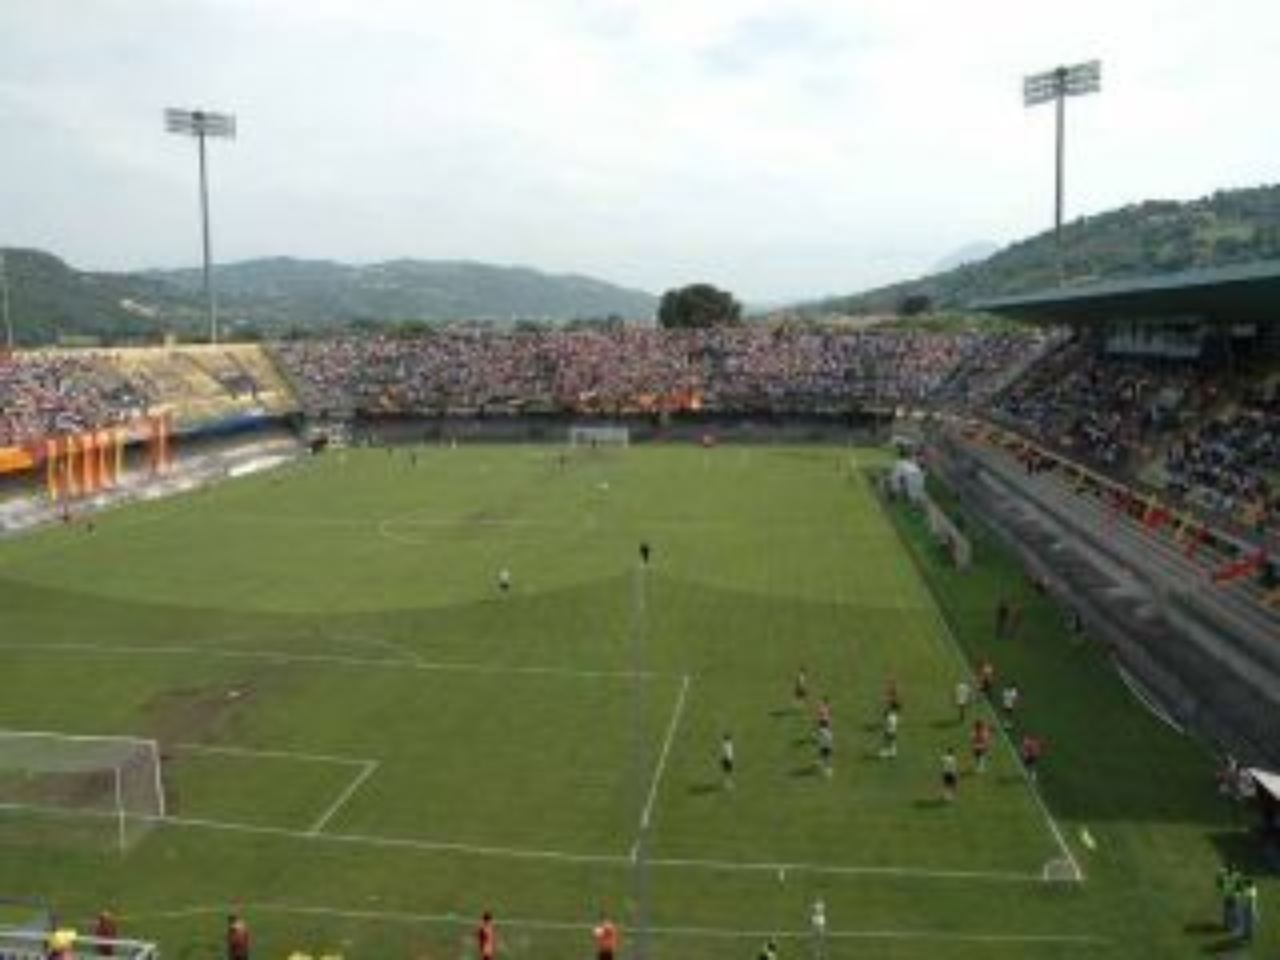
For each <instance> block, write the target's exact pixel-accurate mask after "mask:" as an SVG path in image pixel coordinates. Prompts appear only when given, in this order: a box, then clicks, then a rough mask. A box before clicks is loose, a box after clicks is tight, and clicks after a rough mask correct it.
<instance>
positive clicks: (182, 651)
mask: <svg viewBox="0 0 1280 960" xmlns="http://www.w3.org/2000/svg"><path fill="white" fill-rule="evenodd" d="M4 650H16V651H24V652H33V653H96V654H103V655H107V656H112V655H118V656H129V657H134V656H146V655H154V656H177V657H191V656H195V657H207V658H209V659H215V660H256V661H259V662H264V663H277V664H289V663H314V664H329V665H332V666H340V667H370V668H380V669H387V668H393V669H397V670H422V671H437V672H453V673H483V674H493V675H496V676H547V677H575V678H578V679H584V680H636V679H649V678H651V677H653V676H654V674H653V673H649V672H644V673H637V672H636V671H634V670H578V669H574V668H571V667H539V666H510V665H503V664H494V663H475V662H467V661H456V662H450V661H447V660H438V661H428V660H417V659H414V660H409V659H406V658H392V657H350V656H346V655H343V654H336V653H286V652H283V651H279V652H275V651H270V650H223V649H220V648H210V647H202V646H194V645H172V644H166V645H163V646H159V645H157V646H136V645H129V644H114V643H84V642H71V643H32V642H22V641H19V642H16V643H15V642H9V641H0V651H4Z"/></svg>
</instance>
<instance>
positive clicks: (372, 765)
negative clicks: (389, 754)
mask: <svg viewBox="0 0 1280 960" xmlns="http://www.w3.org/2000/svg"><path fill="white" fill-rule="evenodd" d="M377 769H378V761H377V760H370V761H368V762H367V763H365V765H364V768H363V769H362V770H361V771H360V772H359V773H357V774H356V775H355V777H353V778H352V780H351V782H350V783H349V784H347V788H346V789H345V790H343V791H342V793H340V794H338V798H337V799H336V800H334V801H333V803H331V804H330V805H329V809H328V810H326V811H325V812H324V813H322V814H320V816H319V817H318V818H317V819H316V822H315V823H313V824H312V825H311V829H310V830H308V831H307V832H308V833H310V834H318V833H319V832H320V831H321V830H323V829H324V828H325V825H326V824H327V823H328V822H329V821H330V820H332V819H333V818H334V815H335V814H336V813H337V812H338V811H339V810H341V809H342V808H343V806H345V805H346V803H347V801H348V800H350V799H351V798H352V796H354V795H355V792H356V791H357V790H359V789H360V787H361V786H363V785H364V782H365V781H366V780H368V779H369V778H370V777H371V776H373V772H374V771H375V770H377Z"/></svg>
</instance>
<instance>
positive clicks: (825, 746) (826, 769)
mask: <svg viewBox="0 0 1280 960" xmlns="http://www.w3.org/2000/svg"><path fill="white" fill-rule="evenodd" d="M835 752H836V735H835V733H833V732H832V730H831V727H830V726H825V727H819V728H818V764H819V765H820V766H821V767H822V772H823V774H825V775H826V776H828V777H830V776H831V773H832V770H833V769H834V767H835Z"/></svg>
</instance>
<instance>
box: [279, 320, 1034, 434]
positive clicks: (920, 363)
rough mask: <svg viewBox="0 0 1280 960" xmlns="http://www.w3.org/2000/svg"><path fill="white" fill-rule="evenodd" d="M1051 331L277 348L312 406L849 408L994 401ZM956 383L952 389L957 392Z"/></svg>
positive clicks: (484, 336)
mask: <svg viewBox="0 0 1280 960" xmlns="http://www.w3.org/2000/svg"><path fill="white" fill-rule="evenodd" d="M1044 342H1045V337H1043V336H1040V335H1031V334H1001V335H992V334H978V333H972V332H957V333H929V332H921V331H914V330H902V329H871V330H866V329H862V330H856V329H846V328H805V327H796V328H792V327H765V326H743V327H734V328H719V329H713V330H688V331H667V330H657V329H652V328H625V329H620V330H608V331H551V332H537V333H505V332H494V331H489V330H465V331H457V330H453V331H441V332H436V333H432V334H429V335H423V336H418V337H412V338H392V337H364V338H350V337H349V338H339V339H334V340H319V341H299V342H291V343H283V344H280V345H278V346H277V347H275V348H274V349H275V355H276V358H277V361H278V363H279V365H280V367H281V368H282V369H283V370H285V371H286V372H287V373H288V375H289V377H290V379H291V380H292V382H293V383H294V384H295V386H296V388H297V390H298V393H299V394H300V398H301V400H302V402H303V405H304V406H305V407H306V408H307V409H309V410H330V411H334V410H337V411H342V410H350V409H353V408H359V409H364V410H368V411H374V412H378V411H381V412H395V413H419V414H428V413H441V412H448V413H470V412H474V411H476V410H481V409H483V410H485V411H487V412H491V413H492V412H501V411H511V412H519V411H523V410H530V409H533V410H549V411H565V412H578V411H605V412H610V413H617V412H621V413H643V412H647V411H653V410H689V409H698V410H711V411H725V412H743V413H756V412H767V413H772V414H799V413H831V412H845V411H847V410H849V409H850V407H851V406H852V405H853V404H863V405H877V404H878V405H885V406H889V405H898V404H910V405H924V404H929V403H931V402H933V401H935V400H936V399H938V398H940V397H943V396H944V395H945V396H947V397H949V398H951V399H955V398H968V397H971V396H972V397H982V396H985V395H987V393H989V392H990V389H989V388H986V387H983V386H982V384H984V383H987V382H990V381H994V380H996V379H997V378H998V377H1000V376H1001V374H1002V373H1003V372H1004V371H1006V370H1008V369H1009V367H1010V366H1016V365H1018V363H1019V362H1020V359H1021V358H1022V357H1023V356H1025V355H1032V354H1034V353H1035V352H1037V351H1038V350H1039V349H1040V348H1041V347H1042V345H1043V343H1044ZM944 391H946V392H945V394H944Z"/></svg>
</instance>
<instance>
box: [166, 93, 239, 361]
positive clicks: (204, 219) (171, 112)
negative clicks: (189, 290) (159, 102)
mask: <svg viewBox="0 0 1280 960" xmlns="http://www.w3.org/2000/svg"><path fill="white" fill-rule="evenodd" d="M164 125H165V129H166V130H168V131H169V132H170V133H178V134H183V135H185V136H189V137H195V138H196V145H197V152H198V154H199V158H200V229H201V239H202V241H203V247H204V299H205V302H206V303H207V304H208V308H209V342H210V343H217V342H218V304H217V300H216V299H215V297H214V293H213V280H212V277H211V261H212V258H213V254H212V249H213V243H212V241H211V239H210V235H209V174H208V163H207V161H206V159H205V149H204V141H205V139H206V138H207V137H222V138H225V139H228V140H233V139H235V135H236V118H235V116H234V115H232V114H229V113H214V112H212V111H210V110H177V109H173V108H170V109H168V110H166V111H165V112H164Z"/></svg>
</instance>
